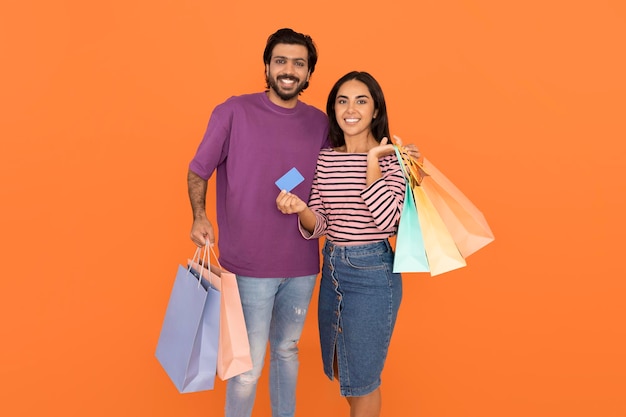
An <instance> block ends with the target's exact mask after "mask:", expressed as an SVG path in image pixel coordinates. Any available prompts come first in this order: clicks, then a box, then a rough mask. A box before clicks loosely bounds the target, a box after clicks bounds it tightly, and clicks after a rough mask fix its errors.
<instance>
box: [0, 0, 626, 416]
mask: <svg viewBox="0 0 626 417" xmlns="http://www.w3.org/2000/svg"><path fill="white" fill-rule="evenodd" d="M216 3H218V2H213V3H211V2H200V1H192V0H178V1H146V0H136V1H130V2H129V1H122V0H111V1H107V2H99V3H92V2H85V1H76V0H67V1H58V2H47V1H41V0H20V1H17V0H9V1H5V2H3V5H2V11H1V12H0V35H1V36H0V39H1V40H0V42H1V43H0V45H1V50H0V53H1V57H2V58H1V60H2V65H1V68H0V75H1V77H0V83H2V85H1V90H0V91H1V94H2V100H1V106H2V109H1V110H2V111H1V114H0V121H1V125H0V137H1V140H2V147H1V149H2V151H1V153H0V180H1V187H0V200H1V202H2V203H1V204H2V206H1V207H2V209H1V216H0V230H1V231H2V234H1V238H0V239H1V242H2V248H1V252H0V256H1V264H0V267H1V271H2V272H1V274H2V280H1V281H0V285H1V287H0V297H1V300H0V320H2V322H1V327H0V329H1V331H2V344H1V347H0V360H1V363H0V375H1V378H0V383H1V384H2V386H1V389H0V396H1V399H0V414H1V415H4V416H37V415H58V416H94V417H96V416H172V415H178V416H182V415H185V416H208V415H221V412H222V411H221V410H222V408H223V404H224V387H225V384H224V383H223V382H221V381H218V382H217V384H216V388H215V390H214V391H208V392H203V393H194V394H185V395H181V394H178V393H177V391H176V390H175V388H174V386H173V384H172V383H171V382H170V381H169V379H168V378H167V376H166V374H165V373H164V371H163V370H162V369H161V367H160V365H159V364H158V362H157V360H156V359H155V357H154V350H155V347H156V342H157V339H158V335H159V331H160V325H161V321H162V319H163V315H164V312H165V308H166V304H167V300H168V297H169V291H170V289H171V286H172V283H173V279H174V275H175V272H176V268H177V265H178V263H181V262H185V261H186V259H187V258H188V257H189V256H191V255H192V253H193V249H194V248H193V245H192V244H191V241H190V240H189V229H190V226H191V212H190V208H189V204H188V200H187V195H186V170H187V164H188V162H189V160H190V158H191V157H192V156H193V153H194V152H195V149H196V146H197V144H198V142H199V140H200V139H201V136H202V134H203V133H204V129H205V126H206V123H207V121H208V117H209V115H210V112H211V110H212V108H213V107H214V106H215V105H216V104H218V103H220V102H222V101H223V100H224V99H226V98H227V97H229V96H230V95H235V94H240V93H247V92H253V91H261V90H262V89H263V87H264V79H263V63H262V51H263V48H264V46H265V40H266V38H267V36H268V35H269V34H270V33H271V32H273V31H274V30H276V29H278V28H280V27H284V26H289V27H293V28H294V29H296V30H298V31H302V32H305V33H309V34H311V35H312V36H313V38H314V40H315V41H316V43H317V46H318V48H319V55H320V60H319V66H318V69H317V70H316V72H315V74H314V75H313V78H312V82H311V86H310V87H309V89H308V90H307V91H306V92H305V93H304V95H303V97H302V98H303V100H305V101H307V102H308V103H311V104H314V105H316V106H318V107H321V108H323V106H324V105H325V99H326V94H327V93H328V91H329V90H330V87H331V86H332V84H333V82H334V81H335V80H336V79H337V78H339V77H340V76H341V75H343V74H344V73H345V72H347V71H349V70H352V69H359V70H367V71H369V72H371V73H372V74H373V75H374V76H375V77H376V78H378V80H379V81H380V82H381V84H382V86H383V88H384V90H385V93H386V96H387V100H388V104H389V111H390V117H391V128H392V131H393V132H394V133H395V134H397V135H399V136H400V137H402V138H403V139H404V140H405V142H413V143H416V144H417V145H418V146H419V147H420V148H421V150H422V152H423V153H424V154H425V155H426V156H427V157H428V158H429V159H430V160H431V161H432V162H433V163H435V165H437V166H438V167H439V168H440V169H441V170H442V171H443V172H444V173H446V175H447V176H448V177H449V178H450V179H451V180H452V181H454V182H455V183H456V184H457V185H458V186H459V188H460V189H461V190H463V191H464V192H465V193H466V194H467V196H468V197H469V198H470V199H471V200H472V201H473V202H474V203H475V204H476V205H477V206H478V207H479V208H480V209H481V210H482V211H483V213H484V214H485V216H486V218H487V219H488V221H489V224H490V226H491V227H492V229H493V231H494V233H495V235H496V241H495V242H494V243H492V244H490V245H489V246H487V247H486V248H484V249H483V250H481V251H479V252H478V253H477V254H475V255H472V256H471V257H470V258H469V259H468V264H469V265H468V267H466V268H464V269H461V270H458V271H454V272H451V273H448V274H445V275H443V276H439V277H434V278H433V277H429V276H428V275H425V274H413V275H407V276H406V277H405V298H404V300H403V305H402V308H401V312H400V317H399V321H398V327H397V331H396V333H395V335H394V339H393V342H392V346H391V351H390V356H389V359H388V362H387V366H386V368H385V371H384V374H383V416H399V415H403V416H418V417H503V416H507V417H517V416H519V417H543V416H550V417H579V416H580V417H590V416H593V417H613V416H615V417H617V416H622V417H623V416H626V395H625V393H626V359H625V354H624V352H626V342H625V340H626V326H625V325H624V322H625V318H626V303H625V302H624V295H625V289H626V284H625V280H624V278H625V276H626V267H625V266H624V264H625V263H624V236H625V235H626V228H625V227H624V226H625V221H624V217H623V216H624V214H623V213H624V212H626V197H625V196H624V192H625V191H626V187H625V184H624V179H623V178H624V159H625V157H626V145H625V142H626V140H625V139H626V123H625V122H624V116H625V110H626V98H625V97H626V81H625V77H624V74H626V60H625V58H624V56H625V54H624V45H625V41H626V8H625V6H624V2H623V1H619V0H614V1H608V0H596V1H594V2H591V1H576V2H569V1H537V0H530V1H525V2H505V1H500V0H492V1H488V0H474V1H470V0H443V1H418V2H402V3H399V2H394V1H388V2H383V3H381V2H374V1H371V0H366V1H361V2H356V3H354V2H353V3H341V2H336V1H329V0H322V1H318V2H314V3H313V2H309V3H284V2H283V3H272V2H270V3H268V2H258V1H251V0H244V1H241V2H219V5H215V4H216ZM210 201H213V200H212V198H211V200H210ZM212 215H213V214H212ZM316 306H317V304H316V301H314V302H313V305H312V309H311V312H312V314H310V316H309V318H308V320H307V323H306V328H305V332H304V335H303V339H302V342H301V345H300V346H301V360H302V367H301V376H300V383H299V386H298V396H299V403H298V415H299V416H301V417H305V416H318V415H320V414H324V415H347V405H346V403H345V400H344V399H342V398H340V397H339V394H338V387H337V385H336V383H333V382H330V381H328V380H327V379H326V378H325V377H324V376H323V374H322V371H321V361H320V359H319V348H318V345H317V343H318V342H317V331H316V316H315V314H314V313H313V312H314V310H315V308H316ZM257 398H258V401H257V406H256V408H255V413H254V416H257V417H258V416H269V415H270V413H269V405H268V393H267V373H264V375H263V379H262V381H261V383H260V385H259V392H258V397H257Z"/></svg>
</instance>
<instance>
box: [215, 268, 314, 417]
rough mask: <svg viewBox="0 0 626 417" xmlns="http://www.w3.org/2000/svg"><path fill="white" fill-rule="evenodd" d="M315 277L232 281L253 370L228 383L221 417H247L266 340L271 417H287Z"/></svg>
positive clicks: (239, 278)
mask: <svg viewBox="0 0 626 417" xmlns="http://www.w3.org/2000/svg"><path fill="white" fill-rule="evenodd" d="M316 277H317V276H316V275H312V276H306V277H296V278H252V277H242V276H237V284H238V286H239V295H240V296H241V304H242V306H243V314H244V318H245V320H246V328H247V329H248V339H249V341H250V355H251V356H252V364H253V366H254V367H253V369H252V370H250V371H248V372H246V373H243V374H241V375H238V376H235V377H233V378H231V379H229V380H228V385H227V388H226V414H225V415H226V417H249V416H250V415H251V414H252V407H253V406H254V399H255V396H256V386H257V381H258V379H259V377H260V376H261V371H262V370H263V364H264V361H265V351H266V348H267V342H268V340H269V343H270V378H269V379H270V398H271V404H272V416H273V417H293V415H294V413H295V407H296V381H297V378H298V365H299V362H298V341H299V340H300V334H301V333H302V327H303V325H304V319H305V317H306V313H307V310H308V308H309V302H310V301H311V295H312V293H313V288H314V286H315V283H316Z"/></svg>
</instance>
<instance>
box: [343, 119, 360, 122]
mask: <svg viewBox="0 0 626 417" xmlns="http://www.w3.org/2000/svg"><path fill="white" fill-rule="evenodd" d="M358 121H359V119H346V123H356V122H358Z"/></svg>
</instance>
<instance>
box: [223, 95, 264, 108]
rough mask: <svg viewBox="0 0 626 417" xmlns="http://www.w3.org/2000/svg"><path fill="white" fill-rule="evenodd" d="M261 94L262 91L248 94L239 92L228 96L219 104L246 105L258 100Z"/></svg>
mask: <svg viewBox="0 0 626 417" xmlns="http://www.w3.org/2000/svg"><path fill="white" fill-rule="evenodd" d="M261 94H263V93H248V94H239V95H236V96H230V97H229V98H227V99H226V100H225V101H224V102H223V103H222V104H221V105H222V106H229V105H230V106H239V105H247V104H249V103H250V102H256V101H258V100H259V97H260V95H261Z"/></svg>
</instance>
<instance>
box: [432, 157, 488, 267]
mask: <svg viewBox="0 0 626 417" xmlns="http://www.w3.org/2000/svg"><path fill="white" fill-rule="evenodd" d="M423 167H424V170H425V171H426V173H427V174H428V175H427V176H426V177H424V180H423V181H422V187H424V191H425V192H426V195H427V196H428V198H429V199H430V201H432V203H433V205H434V206H435V208H436V209H437V212H438V213H439V215H440V216H441V218H442V219H443V221H444V223H445V224H446V227H447V228H448V230H449V231H450V234H451V235H452V237H453V238H454V241H455V242H456V245H457V247H458V248H459V251H460V252H461V254H462V255H463V257H464V258H467V257H468V256H470V255H471V254H472V253H474V252H476V251H477V250H479V249H481V248H483V247H484V246H486V245H487V244H489V243H491V242H493V240H494V236H493V233H492V232H491V229H490V228H489V225H488V224H487V220H486V219H485V216H483V214H482V213H481V212H480V210H478V208H477V207H476V206H475V205H474V204H473V203H472V202H471V201H470V200H469V198H467V197H466V196H465V195H464V194H463V193H462V192H461V190H459V189H458V188H457V187H456V186H455V185H454V184H453V183H452V181H450V180H449V179H448V178H446V176H445V175H443V174H442V173H441V171H439V170H438V169H437V168H436V167H435V166H434V165H433V164H432V163H431V162H430V161H429V160H427V159H425V158H424V165H423Z"/></svg>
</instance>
